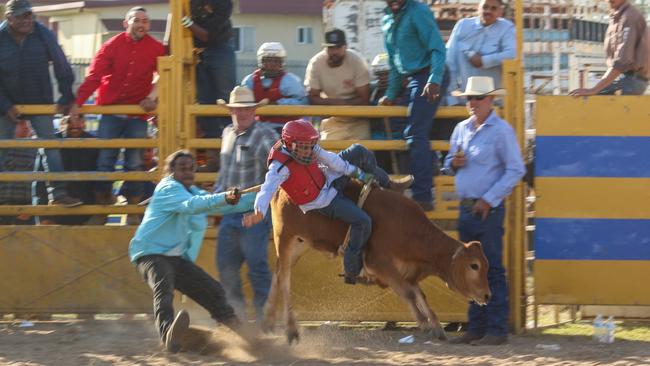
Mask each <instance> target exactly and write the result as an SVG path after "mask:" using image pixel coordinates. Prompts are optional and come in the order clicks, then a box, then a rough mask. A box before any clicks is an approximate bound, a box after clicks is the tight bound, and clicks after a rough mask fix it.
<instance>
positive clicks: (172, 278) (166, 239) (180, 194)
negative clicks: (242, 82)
mask: <svg viewBox="0 0 650 366" xmlns="http://www.w3.org/2000/svg"><path fill="white" fill-rule="evenodd" d="M165 165H166V167H165V172H166V173H167V176H166V177H165V178H163V179H162V180H161V181H160V183H158V185H157V186H156V189H155V191H154V194H153V196H152V197H151V201H150V202H149V206H148V207H147V210H146V211H145V213H144V218H143V220H142V223H141V224H140V226H139V227H138V230H137V231H136V232H135V236H134V237H133V239H132V240H131V244H130V245H129V258H130V259H131V262H133V263H134V264H135V266H136V269H137V271H138V273H140V275H141V276H142V278H143V279H144V280H145V281H146V282H147V284H148V285H149V287H150V288H151V290H152V291H153V298H154V302H153V303H154V309H153V311H154V316H155V319H156V326H157V328H158V332H159V334H160V338H161V340H162V342H163V344H164V345H165V348H166V349H167V350H168V351H170V352H178V351H179V350H180V340H181V339H182V336H183V333H184V331H185V330H187V328H188V327H189V323H190V318H189V314H188V313H187V312H186V311H185V310H181V311H179V312H178V314H177V315H176V317H175V318H174V307H173V301H174V289H176V290H178V291H180V292H182V293H184V294H185V295H187V296H188V297H189V298H191V299H192V300H194V301H196V302H197V303H198V304H199V305H201V306H202V307H204V308H205V309H206V310H207V311H208V312H209V313H210V315H211V316H212V318H213V319H214V320H216V321H217V322H219V323H222V324H224V325H226V326H227V327H229V328H231V329H233V330H236V331H237V330H239V326H240V322H239V319H237V317H236V316H235V313H234V310H233V308H232V307H231V306H230V305H229V304H228V302H227V301H226V294H225V292H224V290H223V288H222V287H221V284H220V283H219V282H217V280H215V279H214V278H212V277H210V275H209V274H207V273H206V272H205V271H203V270H202V269H201V268H199V267H198V266H197V265H195V264H194V261H195V260H196V257H197V256H198V251H199V248H200V245H201V242H202V241H203V235H204V233H205V229H206V227H207V218H206V215H207V214H208V213H212V214H219V215H223V214H227V213H236V212H246V211H250V210H251V209H252V208H253V201H254V199H255V194H248V195H244V196H242V197H241V199H240V197H239V194H237V193H236V191H229V192H224V193H218V194H209V193H208V192H206V191H203V190H200V189H199V188H197V187H196V186H194V173H195V171H196V163H195V161H194V157H193V156H192V154H191V153H189V152H188V151H184V150H179V151H176V152H175V153H173V154H171V155H170V156H169V157H167V159H166V164H165Z"/></svg>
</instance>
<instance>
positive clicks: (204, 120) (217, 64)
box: [181, 0, 237, 138]
mask: <svg viewBox="0 0 650 366" xmlns="http://www.w3.org/2000/svg"><path fill="white" fill-rule="evenodd" d="M232 6H233V5H232V1H231V0H190V9H191V14H190V15H189V16H185V17H183V19H182V20H181V21H182V24H183V26H184V27H185V28H187V29H189V30H190V32H192V36H194V46H195V47H196V48H199V49H202V51H201V53H200V54H199V63H198V64H197V65H196V91H197V99H198V102H199V103H200V104H214V102H215V101H216V100H218V99H226V98H227V97H228V93H230V91H231V90H232V88H234V87H235V85H237V80H236V61H235V47H234V43H233V29H232V22H231V21H230V15H231V14H232ZM197 121H198V125H199V127H200V128H201V131H202V132H203V137H205V138H219V137H221V134H222V132H223V129H224V128H225V127H226V126H228V125H229V124H230V122H231V121H230V118H228V117H199V118H197Z"/></svg>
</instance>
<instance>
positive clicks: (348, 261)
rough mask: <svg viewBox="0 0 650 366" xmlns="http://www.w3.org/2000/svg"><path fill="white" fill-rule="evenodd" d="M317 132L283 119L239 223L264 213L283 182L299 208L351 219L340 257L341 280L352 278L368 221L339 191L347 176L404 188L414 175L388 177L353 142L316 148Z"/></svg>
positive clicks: (359, 260) (351, 280) (300, 122)
mask: <svg viewBox="0 0 650 366" xmlns="http://www.w3.org/2000/svg"><path fill="white" fill-rule="evenodd" d="M318 138H319V133H318V131H316V129H314V127H313V126H312V125H311V123H309V122H307V121H303V120H297V121H290V122H287V123H286V124H285V125H284V128H283V129H282V137H281V139H280V141H278V142H277V143H276V144H275V146H274V147H273V149H271V152H270V154H269V158H268V167H269V171H268V172H267V173H266V177H265V181H264V183H263V184H262V188H261V190H260V192H259V193H258V194H257V197H256V199H255V206H254V207H255V211H254V213H252V214H249V215H246V216H244V225H245V226H252V225H254V224H255V223H257V222H259V221H261V220H262V218H263V217H264V215H266V214H268V208H269V204H270V202H271V198H272V197H273V195H274V194H275V192H276V191H277V190H278V189H279V188H280V187H282V189H284V191H285V192H286V193H287V195H288V196H289V199H290V200H291V202H292V203H294V204H296V205H298V206H299V207H300V209H301V210H302V211H303V212H304V213H307V212H308V211H311V210H316V211H317V212H320V213H321V214H323V215H325V216H327V217H329V218H331V219H339V220H341V221H343V222H345V223H347V224H350V226H351V230H350V242H349V244H348V246H347V248H346V249H345V253H344V258H343V266H344V267H345V278H344V281H345V283H347V284H355V283H356V280H357V277H358V275H359V273H360V272H361V269H362V268H363V249H364V246H365V244H366V241H367V240H368V238H369V237H370V233H371V231H372V223H371V219H370V216H368V214H367V213H366V212H364V211H363V209H361V208H360V207H358V206H357V204H356V203H355V202H353V201H352V200H350V199H349V198H347V197H346V196H345V195H344V194H343V188H344V187H345V185H346V183H347V182H348V181H349V179H350V177H351V178H356V179H359V180H360V181H362V182H364V183H368V182H370V181H371V180H372V179H373V178H374V179H375V180H376V181H377V182H378V183H379V185H380V186H381V187H384V188H389V189H391V190H396V191H403V190H404V189H406V188H408V187H409V186H410V185H411V183H412V181H413V177H412V176H407V177H405V178H402V179H400V180H391V179H390V178H389V176H388V174H386V172H385V171H384V170H383V169H381V168H380V167H378V166H377V162H376V160H375V156H374V155H373V153H372V152H371V151H369V150H368V149H366V148H365V147H363V146H362V145H358V144H354V145H352V146H350V147H349V148H347V149H345V150H343V151H341V152H340V153H339V154H335V153H332V152H330V151H327V150H325V149H323V148H321V147H320V145H318Z"/></svg>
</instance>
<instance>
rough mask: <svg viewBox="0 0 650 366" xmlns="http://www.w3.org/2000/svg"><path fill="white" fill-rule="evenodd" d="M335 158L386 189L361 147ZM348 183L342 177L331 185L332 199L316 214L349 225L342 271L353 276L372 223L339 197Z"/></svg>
mask: <svg viewBox="0 0 650 366" xmlns="http://www.w3.org/2000/svg"><path fill="white" fill-rule="evenodd" d="M339 156H340V157H341V158H342V159H343V160H345V161H348V162H350V163H351V164H353V165H355V166H357V167H358V168H360V169H362V170H363V171H365V172H368V173H372V174H374V175H375V177H376V178H377V181H378V182H379V185H380V186H382V187H387V186H388V184H389V182H390V178H389V177H388V174H386V172H385V171H384V170H383V169H381V168H380V167H378V166H377V161H376V160H375V156H374V154H373V153H372V152H371V151H370V150H368V149H366V148H365V147H363V146H362V145H359V144H354V145H352V146H350V147H349V148H347V149H345V150H343V151H341V152H340V153H339ZM349 180H350V178H349V177H347V176H342V177H340V178H338V179H336V180H335V181H334V182H332V187H334V188H336V190H337V191H338V193H337V194H336V197H334V199H333V200H332V202H331V203H330V204H329V205H327V206H325V207H323V208H320V209H318V210H317V211H318V212H320V213H322V214H323V215H325V216H327V217H329V218H330V219H339V220H341V221H343V222H345V223H346V224H349V225H350V242H349V244H348V247H347V248H346V249H345V253H344V254H343V267H344V268H345V272H346V273H347V274H350V275H352V276H356V275H358V274H359V272H361V268H363V249H364V248H365V246H366V242H367V241H368V238H369V237H370V234H371V232H372V220H371V218H370V216H368V214H367V213H366V212H365V211H364V210H363V209H362V208H360V207H358V206H357V204H356V202H354V201H352V200H351V199H349V198H347V197H346V196H345V195H344V194H343V193H342V192H343V189H344V188H345V185H346V184H347V182H348V181H349Z"/></svg>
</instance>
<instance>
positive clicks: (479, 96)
mask: <svg viewBox="0 0 650 366" xmlns="http://www.w3.org/2000/svg"><path fill="white" fill-rule="evenodd" d="M466 98H467V100H483V99H485V98H487V95H468V96H467V97H466Z"/></svg>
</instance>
